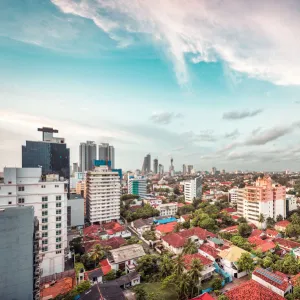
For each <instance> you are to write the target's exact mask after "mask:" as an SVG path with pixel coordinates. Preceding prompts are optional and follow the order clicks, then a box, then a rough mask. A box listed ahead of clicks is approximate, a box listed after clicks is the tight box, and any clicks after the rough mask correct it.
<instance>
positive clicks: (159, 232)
mask: <svg viewBox="0 0 300 300" xmlns="http://www.w3.org/2000/svg"><path fill="white" fill-rule="evenodd" d="M176 224H177V222H171V223H167V224H162V225H158V226H156V228H155V235H156V237H157V238H158V239H160V238H161V237H162V236H164V235H166V234H168V233H171V232H173V231H174V228H175V226H176Z"/></svg>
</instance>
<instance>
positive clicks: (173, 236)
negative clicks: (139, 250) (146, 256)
mask: <svg viewBox="0 0 300 300" xmlns="http://www.w3.org/2000/svg"><path fill="white" fill-rule="evenodd" d="M210 237H216V235H215V234H214V233H211V232H209V231H207V230H206V229H203V228H200V227H193V228H190V229H187V230H183V231H180V232H177V233H170V234H167V235H165V236H163V237H162V238H161V240H162V244H163V246H164V247H165V248H166V249H167V250H169V251H171V252H173V253H174V254H180V253H181V252H182V250H183V247H184V245H185V243H186V242H187V240H189V239H191V240H192V241H194V242H195V243H196V244H198V245H199V246H200V245H201V244H203V243H204V241H206V240H207V239H208V238H210Z"/></svg>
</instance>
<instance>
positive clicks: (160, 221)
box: [154, 217, 177, 225]
mask: <svg viewBox="0 0 300 300" xmlns="http://www.w3.org/2000/svg"><path fill="white" fill-rule="evenodd" d="M171 222H177V219H176V218H174V217H168V218H166V217H156V218H155V219H154V223H155V224H158V225H160V224H167V223H171Z"/></svg>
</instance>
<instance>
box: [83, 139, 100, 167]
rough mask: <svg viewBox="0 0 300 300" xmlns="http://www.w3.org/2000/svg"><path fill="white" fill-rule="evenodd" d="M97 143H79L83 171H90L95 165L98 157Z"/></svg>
mask: <svg viewBox="0 0 300 300" xmlns="http://www.w3.org/2000/svg"><path fill="white" fill-rule="evenodd" d="M96 154H97V145H96V144H95V142H93V141H87V142H86V143H80V145H79V162H80V170H81V172H85V171H90V170H92V169H93V167H94V160H95V159H96Z"/></svg>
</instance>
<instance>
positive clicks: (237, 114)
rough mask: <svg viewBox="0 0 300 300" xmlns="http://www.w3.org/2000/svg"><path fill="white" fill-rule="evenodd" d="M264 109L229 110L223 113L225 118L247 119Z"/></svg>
mask: <svg viewBox="0 0 300 300" xmlns="http://www.w3.org/2000/svg"><path fill="white" fill-rule="evenodd" d="M262 111H263V110H262V109H256V110H252V111H251V110H244V111H229V112H226V113H224V114H223V119H225V120H239V119H245V118H249V117H254V116H256V115H258V114H260V113H261V112H262Z"/></svg>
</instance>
